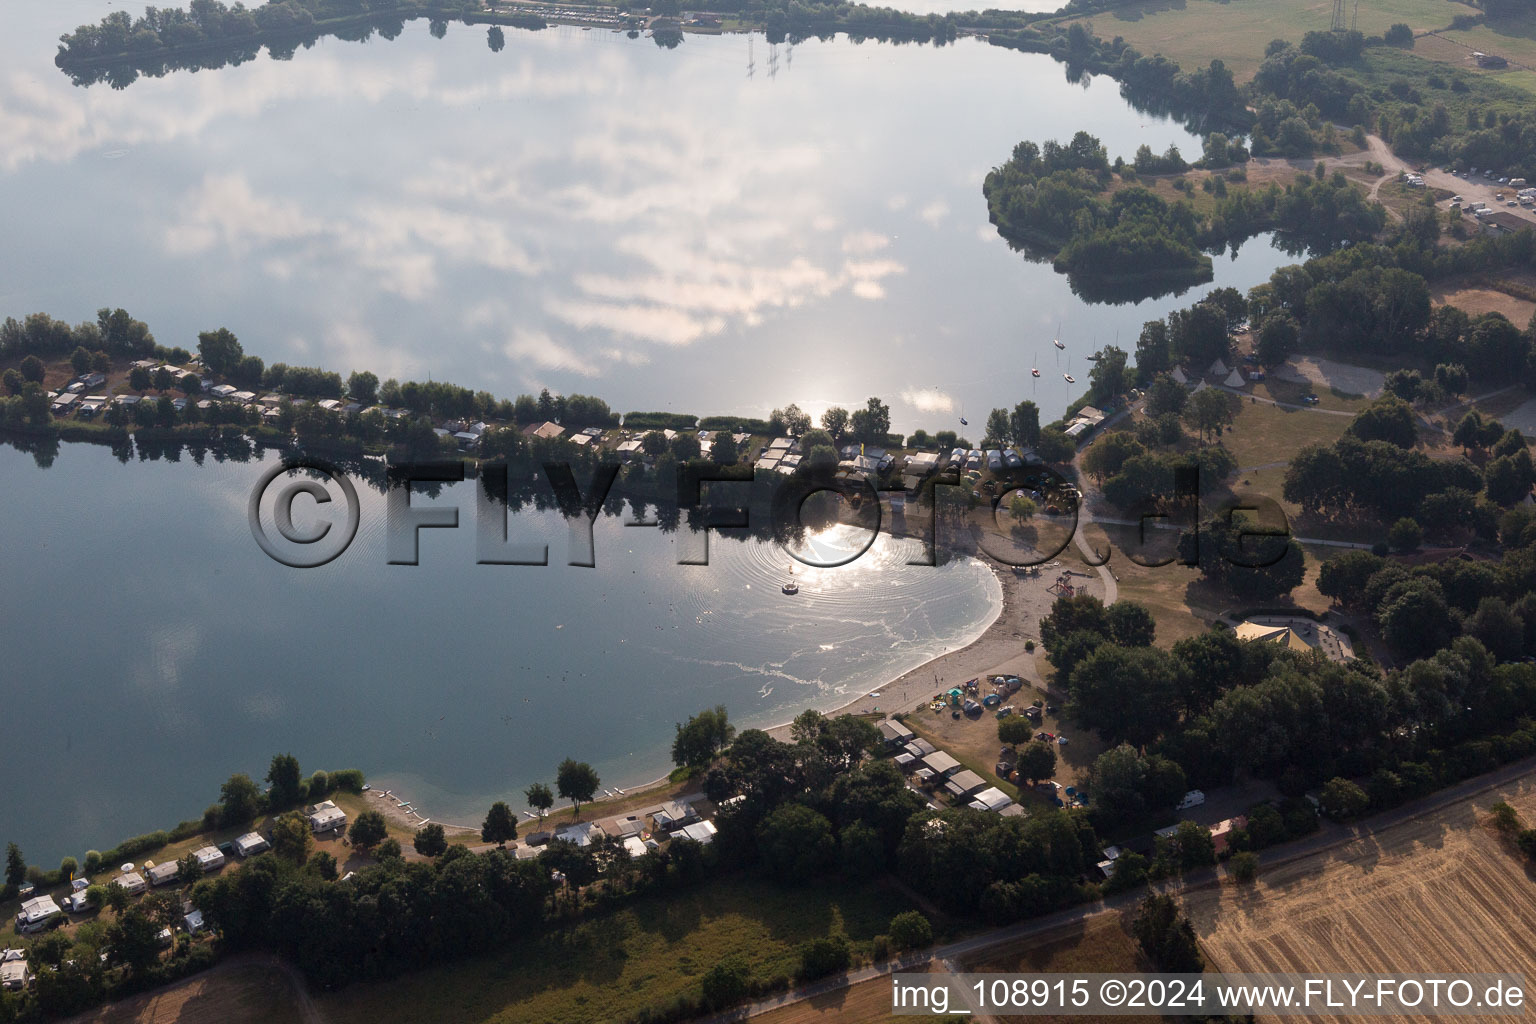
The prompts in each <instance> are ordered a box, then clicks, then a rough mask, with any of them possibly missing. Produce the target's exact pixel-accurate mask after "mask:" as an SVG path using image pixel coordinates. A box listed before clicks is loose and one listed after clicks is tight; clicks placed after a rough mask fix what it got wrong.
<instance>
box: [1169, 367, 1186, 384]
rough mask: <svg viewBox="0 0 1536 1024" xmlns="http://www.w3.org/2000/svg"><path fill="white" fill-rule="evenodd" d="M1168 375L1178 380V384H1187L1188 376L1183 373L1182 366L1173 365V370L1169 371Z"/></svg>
mask: <svg viewBox="0 0 1536 1024" xmlns="http://www.w3.org/2000/svg"><path fill="white" fill-rule="evenodd" d="M1168 376H1170V377H1172V378H1173V379H1174V380H1176V381H1178V382H1179V383H1180V384H1188V383H1189V377H1188V375H1187V374H1185V372H1184V367H1182V366H1175V367H1174V368H1173V372H1172V373H1170V374H1169V375H1168Z"/></svg>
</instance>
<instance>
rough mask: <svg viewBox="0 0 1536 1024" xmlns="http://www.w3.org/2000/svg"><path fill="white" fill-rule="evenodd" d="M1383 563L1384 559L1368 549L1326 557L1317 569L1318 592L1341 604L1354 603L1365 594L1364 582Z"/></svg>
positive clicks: (1384, 562)
mask: <svg viewBox="0 0 1536 1024" xmlns="http://www.w3.org/2000/svg"><path fill="white" fill-rule="evenodd" d="M1385 564H1386V561H1385V559H1383V558H1382V557H1381V556H1380V555H1373V554H1371V552H1369V551H1346V552H1345V553H1344V554H1342V555H1339V556H1338V557H1336V558H1330V559H1328V560H1327V561H1326V562H1324V563H1323V565H1322V568H1321V569H1319V570H1318V573H1317V589H1318V592H1319V593H1322V594H1325V595H1327V596H1328V597H1331V598H1333V599H1334V600H1335V601H1337V602H1339V604H1341V605H1346V606H1347V605H1353V604H1356V603H1358V602H1359V600H1360V598H1361V597H1362V596H1364V594H1365V584H1366V583H1367V582H1368V581H1369V580H1370V578H1371V577H1372V576H1374V575H1375V574H1376V573H1377V572H1378V571H1379V570H1380V569H1381V567H1382V566H1383V565H1385Z"/></svg>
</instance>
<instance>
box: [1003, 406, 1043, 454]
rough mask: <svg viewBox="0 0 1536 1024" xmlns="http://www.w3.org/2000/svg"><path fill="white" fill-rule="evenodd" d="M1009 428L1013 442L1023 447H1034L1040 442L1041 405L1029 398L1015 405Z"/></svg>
mask: <svg viewBox="0 0 1536 1024" xmlns="http://www.w3.org/2000/svg"><path fill="white" fill-rule="evenodd" d="M1008 429H1009V431H1010V433H1012V435H1013V443H1014V444H1016V445H1018V446H1019V447H1021V448H1033V447H1035V445H1037V444H1039V443H1040V407H1039V406H1037V405H1035V403H1034V402H1031V401H1029V400H1028V399H1026V400H1024V401H1022V402H1020V403H1019V404H1018V405H1016V406H1014V407H1013V412H1012V413H1011V414H1010V415H1009V417H1008Z"/></svg>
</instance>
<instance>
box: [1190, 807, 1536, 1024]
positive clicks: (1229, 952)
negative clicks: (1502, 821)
mask: <svg viewBox="0 0 1536 1024" xmlns="http://www.w3.org/2000/svg"><path fill="white" fill-rule="evenodd" d="M1500 796H1503V798H1504V799H1507V800H1508V801H1509V802H1510V803H1511V804H1513V805H1514V806H1515V807H1516V809H1517V810H1519V811H1520V812H1521V814H1522V815H1523V816H1524V817H1525V819H1526V821H1527V823H1529V822H1530V821H1531V820H1532V819H1533V818H1536V788H1533V786H1532V783H1531V781H1530V780H1529V779H1527V780H1525V781H1524V782H1523V783H1521V784H1518V785H1516V786H1513V787H1510V789H1509V790H1508V791H1506V792H1505V793H1503V794H1488V795H1486V796H1484V797H1481V798H1479V799H1477V800H1475V801H1472V802H1466V803H1458V804H1456V805H1454V806H1452V807H1450V808H1448V809H1446V810H1442V811H1439V812H1436V813H1434V814H1431V815H1427V816H1425V817H1424V818H1421V819H1419V820H1417V821H1413V822H1410V823H1407V824H1404V825H1400V826H1397V827H1395V828H1391V829H1388V830H1386V831H1384V832H1379V833H1375V834H1372V835H1369V836H1366V837H1364V838H1362V839H1360V840H1357V841H1355V842H1353V843H1350V844H1348V845H1347V846H1344V847H1340V848H1338V849H1336V850H1331V851H1328V852H1327V853H1324V854H1320V855H1318V856H1315V857H1307V858H1304V859H1302V860H1299V861H1295V862H1293V863H1291V864H1289V865H1284V866H1281V867H1278V868H1275V869H1273V870H1272V871H1267V872H1262V873H1261V874H1260V876H1259V880H1258V882H1257V883H1256V884H1255V885H1253V886H1252V887H1246V886H1232V885H1223V886H1219V887H1210V888H1207V889H1203V890H1200V891H1198V892H1193V893H1190V894H1189V895H1187V896H1186V897H1185V899H1184V905H1185V909H1186V912H1187V913H1188V914H1189V916H1190V918H1191V920H1192V921H1193V922H1194V925H1195V931H1196V934H1197V935H1198V936H1199V938H1200V943H1201V946H1202V948H1203V949H1204V951H1205V954H1206V959H1207V960H1208V961H1209V962H1210V969H1211V970H1217V971H1328V972H1360V973H1387V972H1419V973H1429V972H1436V973H1439V972H1472V971H1513V972H1517V973H1523V974H1524V975H1526V976H1527V977H1531V976H1532V975H1533V974H1536V934H1533V932H1532V931H1531V928H1530V921H1531V918H1532V916H1533V914H1536V885H1533V884H1532V872H1531V869H1530V868H1529V867H1528V862H1527V861H1526V860H1525V859H1524V858H1523V857H1521V856H1519V855H1518V854H1517V852H1516V851H1515V850H1514V849H1513V847H1511V846H1509V845H1507V844H1506V843H1505V842H1504V841H1503V840H1502V839H1501V838H1500V837H1499V836H1498V835H1497V834H1495V833H1494V832H1492V831H1491V829H1489V828H1488V826H1487V824H1486V818H1487V814H1488V807H1489V805H1491V804H1492V803H1493V802H1494V801H1496V800H1498V799H1499V798H1500ZM1309 1019H1310V1020H1314V1021H1335V1020H1343V1019H1344V1018H1337V1017H1321V1016H1320V1017H1311V1018H1309ZM1349 1019H1356V1018H1349ZM1379 1019H1382V1020H1386V1019H1388V1018H1379ZM1394 1019H1395V1018H1394ZM1418 1019H1422V1018H1418Z"/></svg>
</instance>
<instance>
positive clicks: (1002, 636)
mask: <svg viewBox="0 0 1536 1024" xmlns="http://www.w3.org/2000/svg"><path fill="white" fill-rule="evenodd" d="M1063 556H1064V557H1062V558H1059V559H1055V560H1053V561H1052V562H1051V563H1048V564H1047V565H1044V566H1041V568H1040V572H1039V575H1028V574H1026V573H1025V572H1024V571H1023V570H1015V569H1013V568H1012V567H1010V566H1001V565H998V564H997V563H995V562H993V561H991V560H990V559H988V558H986V557H985V556H984V555H978V556H976V557H978V558H979V559H980V560H981V562H982V563H983V564H985V565H986V566H987V567H988V568H990V569H991V570H992V573H993V575H995V576H996V577H997V581H998V583H999V584H1000V585H1001V587H1002V590H1003V607H1002V611H1001V612H999V613H998V616H997V618H996V619H994V620H993V621H992V624H991V625H990V626H988V627H987V630H986V632H984V633H982V634H981V636H979V637H977V638H976V639H975V640H973V641H972V642H971V643H969V644H967V645H966V646H964V647H960V648H957V649H955V650H953V651H946V652H945V653H944V654H941V655H939V656H938V657H937V658H933V659H931V660H929V661H927V662H924V663H923V664H921V665H919V666H917V667H916V668H914V669H911V670H910V671H908V672H906V673H903V674H902V675H901V676H898V677H897V678H896V679H893V680H891V681H890V682H888V683H886V684H885V685H884V686H880V687H877V688H876V689H874V690H872V691H870V692H869V693H866V694H863V695H861V696H859V697H856V698H854V699H853V700H851V701H849V702H848V703H847V704H844V705H843V706H841V707H839V708H836V709H834V710H832V711H829V712H827V713H828V714H831V715H841V714H856V715H861V714H883V715H893V714H896V713H898V712H903V711H911V710H913V709H915V708H918V707H921V706H922V705H924V704H926V703H927V702H928V700H929V699H930V698H932V697H933V695H934V694H935V693H938V692H939V691H940V690H947V689H949V688H950V687H952V686H957V685H959V684H961V683H964V682H966V681H967V680H969V679H975V678H977V677H980V676H988V675H1016V676H1019V677H1020V678H1022V679H1025V680H1027V681H1028V682H1030V683H1032V684H1033V685H1035V686H1037V687H1039V688H1040V689H1042V690H1044V689H1047V687H1046V685H1045V680H1044V676H1043V675H1042V673H1041V671H1040V665H1039V662H1038V659H1040V658H1043V657H1044V656H1045V652H1044V650H1043V649H1042V648H1041V647H1040V646H1039V640H1040V619H1041V617H1042V616H1044V615H1048V614H1049V613H1050V610H1051V605H1052V604H1053V603H1054V602H1055V600H1056V594H1055V593H1053V592H1052V591H1051V590H1050V589H1048V588H1050V587H1051V585H1052V584H1053V583H1054V582H1055V580H1056V578H1057V576H1059V575H1061V574H1062V573H1063V572H1068V571H1070V572H1071V573H1072V574H1073V575H1072V577H1071V581H1072V585H1073V586H1074V587H1076V588H1078V591H1079V592H1080V593H1081V592H1086V593H1089V594H1092V595H1093V596H1095V597H1097V598H1099V599H1100V600H1103V599H1104V596H1105V588H1104V581H1103V580H1102V579H1101V578H1100V576H1099V575H1098V574H1097V573H1096V572H1089V571H1086V570H1085V568H1084V566H1083V565H1082V563H1081V562H1080V561H1079V560H1078V559H1077V558H1075V557H1071V556H1067V555H1066V553H1065V552H1063ZM1027 640H1034V641H1036V646H1035V650H1034V651H1033V652H1030V651H1026V650H1025V649H1024V644H1025V641H1027ZM1058 696H1062V697H1065V695H1064V694H1061V695H1058ZM789 725H790V723H788V722H785V723H782V724H780V725H776V726H774V727H773V728H771V729H769V730H768V733H769V735H771V736H774V737H776V738H777V739H781V740H788V739H789Z"/></svg>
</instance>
